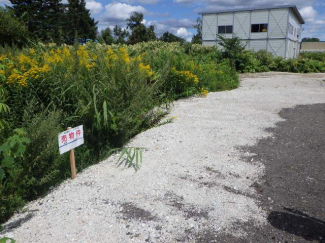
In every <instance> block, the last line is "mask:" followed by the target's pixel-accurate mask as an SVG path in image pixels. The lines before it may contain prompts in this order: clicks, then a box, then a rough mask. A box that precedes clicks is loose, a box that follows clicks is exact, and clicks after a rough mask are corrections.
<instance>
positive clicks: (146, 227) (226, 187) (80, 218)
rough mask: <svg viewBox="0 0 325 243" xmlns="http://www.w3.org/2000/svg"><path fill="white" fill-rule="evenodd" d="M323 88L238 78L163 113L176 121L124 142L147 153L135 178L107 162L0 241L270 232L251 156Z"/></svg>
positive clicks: (317, 78)
mask: <svg viewBox="0 0 325 243" xmlns="http://www.w3.org/2000/svg"><path fill="white" fill-rule="evenodd" d="M324 80H325V74H318V75H316V74H313V75H307V74H304V75H302V74H283V73H282V74H280V73H266V74H258V75H256V74H254V75H243V76H242V81H241V87H240V88H239V89H236V90H233V91H227V92H218V93H210V94H209V95H208V97H206V98H190V99H186V100H180V101H178V102H176V103H175V105H174V107H173V108H172V110H171V113H170V114H169V117H174V116H177V119H174V121H173V122H172V123H169V124H166V125H163V126H159V127H156V128H153V129H150V130H148V131H146V132H143V133H141V134H139V135H138V136H136V137H135V138H134V139H133V140H132V141H131V142H130V144H129V146H136V147H145V148H146V151H145V152H144V154H143V165H142V168H141V169H140V170H139V171H138V172H137V173H134V171H133V170H131V169H127V170H122V169H118V168H116V160H117V158H118V155H114V156H111V157H110V158H108V159H107V160H106V161H103V162H101V163H100V164H97V165H94V166H92V167H90V168H88V169H87V170H85V171H84V172H82V173H80V174H78V176H77V178H76V179H75V180H67V181H66V182H64V183H62V184H61V185H60V186H58V187H57V188H55V189H53V190H52V192H51V193H49V194H48V195H47V196H45V197H44V198H41V199H39V200H36V201H33V202H31V203H30V204H28V205H27V206H26V207H25V209H24V211H23V212H22V213H20V214H16V215H15V216H13V217H12V218H11V219H10V220H9V221H8V222H7V224H5V225H4V230H3V231H2V232H1V233H0V234H2V236H7V237H12V238H14V239H16V240H17V242H114V243H118V242H121V243H122V242H235V241H237V240H239V239H250V238H251V236H252V234H253V233H254V234H258V233H259V232H263V229H266V228H267V227H268V225H269V223H268V219H269V218H270V214H269V211H268V210H267V209H265V203H264V201H263V200H264V199H263V198H264V197H263V196H261V195H260V194H261V193H260V191H258V190H257V189H256V188H258V185H262V184H263V181H264V180H265V175H266V174H265V173H268V167H267V166H265V163H264V161H263V160H259V159H260V158H261V157H258V156H255V155H256V150H253V149H248V148H249V147H253V146H254V145H256V144H257V142H258V140H260V139H262V140H263V138H265V139H266V138H268V137H270V135H272V132H273V131H270V130H265V128H268V127H275V126H276V123H277V122H280V121H284V118H285V117H283V116H282V117H281V116H279V114H278V113H279V112H280V111H281V109H283V108H292V107H294V106H296V105H302V104H305V105H306V104H316V103H325V81H324ZM76 152H78V150H77V151H76ZM311 163H312V161H311V162H310V163H309V164H311ZM270 200H273V199H272V198H271V199H270ZM320 205H321V204H320ZM311 213H313V212H311ZM298 214H299V212H298ZM277 215H278V214H276V216H277ZM315 216H317V215H315ZM261 235H262V236H263V234H262V233H261ZM0 236H1V235H0ZM297 239H298V240H297V242H300V241H299V240H300V239H302V240H304V239H303V238H297ZM240 241H241V242H243V241H242V240H240ZM240 241H239V242H240ZM255 242H256V241H255ZM261 242H263V241H261ZM302 242H303V241H302Z"/></svg>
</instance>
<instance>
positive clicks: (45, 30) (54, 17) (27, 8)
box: [10, 0, 65, 42]
mask: <svg viewBox="0 0 325 243" xmlns="http://www.w3.org/2000/svg"><path fill="white" fill-rule="evenodd" d="M10 2H11V3H12V9H13V11H14V12H15V15H16V16H17V17H18V18H19V19H21V20H22V21H23V22H24V23H25V24H26V26H27V29H28V30H29V32H30V33H31V37H32V38H35V39H40V40H42V41H45V42H49V41H54V42H60V41H61V40H62V38H61V37H62V32H63V22H64V19H63V15H64V9H65V6H64V5H63V4H62V3H61V0H10Z"/></svg>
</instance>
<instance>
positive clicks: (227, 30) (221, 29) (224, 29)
mask: <svg viewBox="0 0 325 243" xmlns="http://www.w3.org/2000/svg"><path fill="white" fill-rule="evenodd" d="M218 33H219V34H232V25H224V26H218Z"/></svg>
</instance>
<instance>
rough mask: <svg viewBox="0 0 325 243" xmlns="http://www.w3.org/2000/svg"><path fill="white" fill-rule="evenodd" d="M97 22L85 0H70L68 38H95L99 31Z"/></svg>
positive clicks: (66, 28)
mask: <svg viewBox="0 0 325 243" xmlns="http://www.w3.org/2000/svg"><path fill="white" fill-rule="evenodd" d="M97 23H98V22H95V20H94V19H93V18H91V16H90V12H89V10H88V9H87V8H86V2H85V0H68V5H67V13H66V25H65V27H64V29H65V30H66V33H67V35H66V38H67V39H68V40H70V41H71V40H72V39H73V38H75V37H77V38H82V39H93V40H94V39H95V38H96V32H97V26H96V25H97Z"/></svg>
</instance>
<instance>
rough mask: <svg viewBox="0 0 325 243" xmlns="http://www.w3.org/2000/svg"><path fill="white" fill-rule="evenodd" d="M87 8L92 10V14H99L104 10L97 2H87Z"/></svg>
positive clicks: (88, 0) (89, 0) (90, 0)
mask: <svg viewBox="0 0 325 243" xmlns="http://www.w3.org/2000/svg"><path fill="white" fill-rule="evenodd" d="M86 8H87V9H89V10H90V13H91V14H98V13H100V12H101V11H102V10H103V9H104V7H103V5H102V4H101V3H100V2H96V1H95V0H87V1H86Z"/></svg>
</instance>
